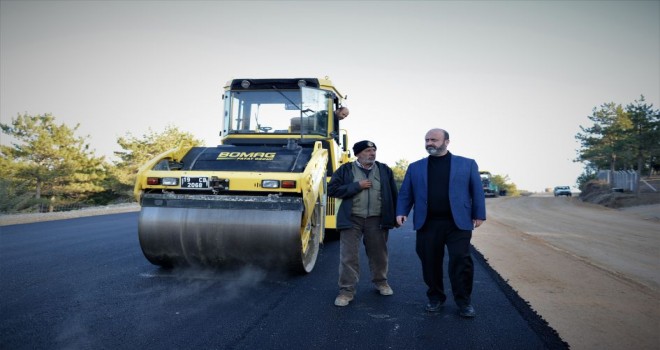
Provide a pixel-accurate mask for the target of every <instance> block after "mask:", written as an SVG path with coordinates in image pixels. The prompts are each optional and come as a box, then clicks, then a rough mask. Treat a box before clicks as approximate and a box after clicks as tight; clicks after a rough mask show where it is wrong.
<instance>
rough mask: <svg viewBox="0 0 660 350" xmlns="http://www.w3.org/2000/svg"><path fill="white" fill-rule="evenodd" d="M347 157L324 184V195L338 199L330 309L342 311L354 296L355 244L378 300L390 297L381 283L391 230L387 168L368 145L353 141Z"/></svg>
mask: <svg viewBox="0 0 660 350" xmlns="http://www.w3.org/2000/svg"><path fill="white" fill-rule="evenodd" d="M353 153H354V154H355V156H356V157H357V160H356V161H354V162H350V163H346V164H344V165H342V166H340V167H339V169H337V171H335V173H334V174H332V178H331V179H330V183H329V184H328V195H329V196H331V197H335V198H338V199H341V204H340V205H339V212H338V213H337V229H338V230H339V234H340V246H339V251H340V252H339V295H338V296H337V298H336V299H335V305H336V306H346V305H348V303H349V302H351V300H353V298H354V297H355V292H356V285H357V283H358V280H359V278H360V262H359V255H360V254H359V252H360V242H361V241H362V242H364V247H365V250H366V253H367V258H368V259H369V269H370V270H371V281H372V283H373V284H374V285H375V287H376V289H377V290H378V292H379V293H380V294H381V295H392V294H393V293H394V292H393V291H392V288H391V287H390V285H389V284H388V283H387V269H388V255H387V237H388V234H389V230H390V229H391V228H393V227H396V226H397V225H396V217H395V215H394V214H395V205H396V200H397V187H396V183H395V182H394V175H393V174H392V169H390V167H388V166H387V165H386V164H384V163H380V162H377V161H376V145H375V144H374V143H373V142H371V141H366V140H365V141H360V142H357V143H356V144H355V145H354V146H353Z"/></svg>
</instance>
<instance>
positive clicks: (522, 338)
mask: <svg viewBox="0 0 660 350" xmlns="http://www.w3.org/2000/svg"><path fill="white" fill-rule="evenodd" d="M137 219H138V213H135V212H132V213H126V214H114V215H103V216H95V217H86V218H78V219H69V220H60V221H51V222H41V223H33V224H23V225H12V226H4V227H0V315H1V316H0V349H310V348H314V349H525V350H528V349H564V348H567V344H566V343H565V342H563V341H562V340H561V339H560V338H559V337H558V336H557V334H556V332H555V331H554V330H553V329H551V328H549V327H548V326H547V324H546V323H545V322H544V321H543V320H542V319H541V318H540V317H539V316H538V315H536V314H535V313H534V312H533V311H532V310H530V309H529V306H528V305H527V303H525V302H524V301H523V300H521V299H520V298H519V297H518V296H517V294H516V293H515V292H514V291H513V290H512V289H511V288H510V287H509V286H508V285H507V284H506V283H505V282H503V281H502V280H501V278H500V277H499V275H498V274H497V273H495V272H494V271H493V270H492V269H491V268H490V267H489V266H488V264H487V263H486V262H485V261H484V259H483V257H482V256H481V255H480V254H479V252H476V251H475V252H474V258H475V284H474V292H473V304H474V306H475V309H476V311H477V317H476V318H474V319H462V318H460V317H459V316H458V314H457V309H456V307H455V305H454V304H453V300H452V299H451V297H449V299H448V300H447V303H446V304H445V306H444V309H443V310H442V311H441V312H439V313H437V314H430V313H427V312H426V311H424V305H425V302H426V298H425V294H424V293H425V287H424V284H423V281H422V279H421V268H420V265H419V260H418V258H417V256H416V255H415V249H414V244H415V233H414V231H413V230H412V227H411V225H410V224H408V223H407V224H406V225H405V226H404V227H402V228H399V229H395V230H392V231H390V240H389V247H390V273H389V280H390V284H391V286H392V288H393V289H394V295H393V296H387V297H384V296H381V295H379V294H378V293H377V292H375V290H374V289H373V287H372V285H371V283H370V281H369V272H368V268H367V262H366V257H365V256H364V253H363V256H362V264H361V265H362V266H361V267H362V269H361V275H362V280H361V281H360V283H359V286H358V292H357V295H356V299H355V300H354V301H353V302H351V304H350V305H349V306H347V307H344V308H339V307H336V306H334V304H333V301H334V298H335V296H336V293H337V264H338V255H339V244H338V242H337V241H330V242H326V243H325V244H324V245H323V246H322V249H321V252H320V254H319V258H318V261H317V264H316V267H315V269H314V270H313V271H312V273H310V274H308V275H305V276H288V275H283V274H276V273H272V272H270V273H266V272H264V271H263V270H259V269H256V268H242V269H234V270H217V269H216V270H210V269H194V268H175V269H173V270H165V269H161V268H159V267H157V266H154V265H151V264H150V263H149V262H148V261H147V260H146V259H145V258H144V256H143V255H142V252H141V250H140V246H139V242H138V236H137ZM445 268H446V265H445ZM448 286H449V282H448V281H446V287H447V288H448Z"/></svg>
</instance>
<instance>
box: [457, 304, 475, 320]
mask: <svg viewBox="0 0 660 350" xmlns="http://www.w3.org/2000/svg"><path fill="white" fill-rule="evenodd" d="M458 314H459V315H461V317H466V318H473V317H474V316H476V315H477V313H476V312H475V311H474V307H472V305H465V306H461V307H460V308H459V311H458Z"/></svg>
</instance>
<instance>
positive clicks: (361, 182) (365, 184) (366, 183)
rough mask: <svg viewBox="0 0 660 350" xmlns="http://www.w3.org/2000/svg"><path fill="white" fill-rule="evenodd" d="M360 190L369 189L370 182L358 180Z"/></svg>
mask: <svg viewBox="0 0 660 350" xmlns="http://www.w3.org/2000/svg"><path fill="white" fill-rule="evenodd" d="M360 188H361V189H363V190H366V189H367V188H371V180H360Z"/></svg>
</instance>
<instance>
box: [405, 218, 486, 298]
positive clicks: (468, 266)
mask: <svg viewBox="0 0 660 350" xmlns="http://www.w3.org/2000/svg"><path fill="white" fill-rule="evenodd" d="M470 239H472V231H463V230H460V229H458V227H456V225H455V224H454V221H453V220H451V219H448V220H427V221H426V223H424V226H422V228H421V229H419V230H418V231H417V242H416V251H417V256H419V259H420V260H421V262H422V273H423V276H424V282H425V283H426V285H427V286H428V290H427V291H426V295H427V296H428V298H429V301H431V302H438V301H440V302H444V301H445V300H446V299H447V296H446V295H445V292H444V285H443V281H442V278H443V266H442V265H443V260H444V257H445V246H446V247H447V252H448V253H449V266H448V269H447V270H448V271H447V272H448V273H449V281H450V282H451V290H452V294H453V296H454V301H455V302H456V304H457V305H458V306H465V305H468V304H470V303H471V300H470V295H471V294H472V281H473V278H474V263H473V261H472V256H471V255H470Z"/></svg>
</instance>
